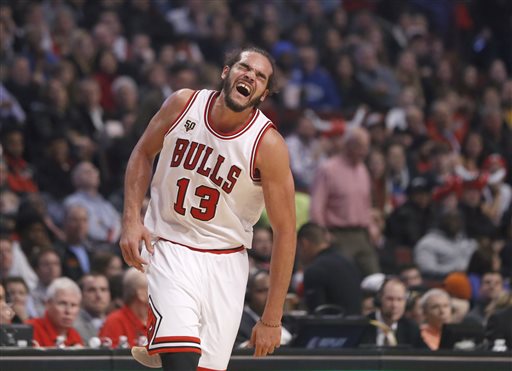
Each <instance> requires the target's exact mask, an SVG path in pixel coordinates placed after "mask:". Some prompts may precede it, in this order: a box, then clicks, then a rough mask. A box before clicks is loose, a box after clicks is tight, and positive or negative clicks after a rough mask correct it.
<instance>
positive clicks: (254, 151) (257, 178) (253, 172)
mask: <svg viewBox="0 0 512 371" xmlns="http://www.w3.org/2000/svg"><path fill="white" fill-rule="evenodd" d="M270 128H274V129H276V127H275V125H274V124H273V123H272V121H269V122H267V123H266V124H265V126H263V128H262V129H261V130H260V132H259V133H258V136H257V137H256V140H255V141H254V145H253V147H252V151H251V162H250V166H251V170H250V175H251V179H252V180H253V181H255V182H259V181H261V177H260V176H258V175H256V167H255V165H256V155H257V154H258V148H259V147H260V143H261V138H263V135H265V133H266V132H267V130H268V129H270ZM276 130H277V129H276Z"/></svg>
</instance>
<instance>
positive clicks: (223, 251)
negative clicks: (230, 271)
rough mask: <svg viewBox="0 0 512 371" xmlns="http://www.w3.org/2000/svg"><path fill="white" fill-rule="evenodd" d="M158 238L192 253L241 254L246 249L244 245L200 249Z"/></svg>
mask: <svg viewBox="0 0 512 371" xmlns="http://www.w3.org/2000/svg"><path fill="white" fill-rule="evenodd" d="M158 238H159V239H161V240H163V241H167V242H171V243H174V244H176V245H180V246H183V247H186V248H187V249H190V250H192V251H197V252H207V253H211V254H233V253H235V252H240V251H243V250H244V249H245V247H244V246H243V245H242V246H238V247H233V248H232V249H198V248H197V247H192V246H188V245H184V244H182V243H179V242H176V241H171V240H168V239H166V238H162V237H158Z"/></svg>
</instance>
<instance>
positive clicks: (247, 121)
mask: <svg viewBox="0 0 512 371" xmlns="http://www.w3.org/2000/svg"><path fill="white" fill-rule="evenodd" d="M273 77H274V63H273V61H272V59H271V57H270V56H269V55H268V53H267V52H265V51H263V50H260V49H257V48H249V49H245V50H243V51H240V52H237V53H235V54H232V55H230V56H228V58H227V59H226V63H225V66H224V68H223V70H222V74H221V78H222V81H223V84H222V90H221V91H220V92H216V91H209V90H200V91H192V90H188V89H183V90H180V91H177V92H175V93H174V94H173V95H172V96H170V97H169V98H168V99H167V100H166V101H165V102H164V103H163V105H162V107H161V109H160V110H159V112H158V113H157V114H156V115H155V116H154V117H153V118H152V120H151V121H150V123H149V125H148V127H147V129H146V131H145V133H144V134H143V135H142V137H141V139H140V140H139V142H138V144H137V145H136V147H135V148H134V150H133V153H132V155H131V157H130V160H129V162H128V166H127V170H126V179H125V209H124V215H123V234H122V238H121V243H120V245H121V249H122V253H123V257H124V259H125V261H126V263H127V264H128V265H130V266H133V267H135V268H137V269H139V270H141V271H142V270H144V269H145V271H146V272H147V275H148V282H149V307H150V308H149V309H150V314H149V320H148V321H149V323H148V344H147V346H146V347H145V348H141V347H138V348H133V349H132V354H133V355H134V357H135V358H136V359H137V360H138V361H139V362H141V363H143V364H145V365H147V366H150V367H160V366H163V368H164V370H166V371H170V370H173V371H176V370H180V371H196V369H197V370H202V371H209V370H210V371H217V370H219V371H220V370H226V368H227V365H228V362H229V358H230V355H231V349H232V348H233V343H234V341H235V337H236V334H237V330H238V327H239V323H240V318H241V314H242V311H243V304H244V293H245V288H246V283H247V278H248V259H247V251H246V250H247V249H248V248H250V247H251V240H252V226H253V225H254V224H255V223H256V222H257V220H258V219H259V217H260V214H261V211H262V209H263V207H264V205H265V206H266V209H267V212H268V215H269V218H270V222H271V224H272V226H273V232H274V242H273V254H272V260H271V265H270V280H271V282H270V288H269V294H268V301H267V303H266V306H265V310H264V312H263V315H262V316H261V320H260V321H259V322H258V323H257V324H256V325H255V327H254V329H253V332H252V337H251V343H252V345H253V346H254V347H255V351H254V355H255V356H265V355H267V354H271V353H273V351H274V349H275V348H277V347H279V343H280V336H281V328H280V327H281V317H282V311H283V304H284V300H285V296H286V292H287V289H288V285H289V281H290V276H291V271H292V266H293V260H294V255H295V245H296V243H295V206H294V188H293V179H292V175H291V171H290V168H289V160H288V151H287V148H286V146H285V143H284V140H283V138H282V137H281V136H280V135H279V134H278V132H277V130H276V129H275V127H274V126H273V124H272V122H270V120H269V119H268V118H266V117H265V115H264V114H263V113H262V112H261V111H259V110H258V109H257V108H256V107H257V106H258V105H259V104H260V103H261V102H262V101H263V100H265V98H266V97H267V96H268V95H269V94H270V93H271V91H272V88H273ZM157 153H160V157H159V160H158V164H157V167H156V171H155V174H154V176H153V179H152V182H151V201H150V204H149V207H148V211H147V213H146V216H145V220H144V225H143V224H142V223H141V221H140V219H139V215H140V214H139V213H140V209H141V206H142V202H143V199H144V195H145V193H146V190H147V188H148V185H149V183H150V180H151V171H152V166H153V160H154V158H155V156H156V154H157ZM141 242H144V245H145V248H143V249H142V250H141V249H139V244H140V243H141Z"/></svg>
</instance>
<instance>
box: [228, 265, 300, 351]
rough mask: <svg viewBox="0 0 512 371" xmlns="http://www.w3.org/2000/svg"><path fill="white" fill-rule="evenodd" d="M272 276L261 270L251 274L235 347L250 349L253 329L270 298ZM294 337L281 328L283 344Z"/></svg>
mask: <svg viewBox="0 0 512 371" xmlns="http://www.w3.org/2000/svg"><path fill="white" fill-rule="evenodd" d="M269 284H270V276H269V273H268V271H266V270H259V271H256V272H255V273H253V274H251V276H250V277H249V281H248V282H247V294H246V305H245V308H244V311H243V313H242V320H241V322H240V328H239V330H238V334H237V336H236V341H235V346H237V347H240V348H246V347H249V340H250V339H251V335H252V329H253V327H254V326H255V325H256V322H258V321H259V320H260V318H261V315H262V314H263V309H265V304H266V302H267V297H268V287H269ZM291 339H292V335H291V334H290V333H289V332H288V330H287V329H286V328H284V327H281V344H282V345H284V344H288V343H289V342H290V341H291Z"/></svg>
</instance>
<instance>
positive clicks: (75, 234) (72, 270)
mask: <svg viewBox="0 0 512 371" xmlns="http://www.w3.org/2000/svg"><path fill="white" fill-rule="evenodd" d="M63 227H64V241H62V242H61V243H60V244H57V246H56V248H57V251H59V253H60V255H61V259H62V262H63V271H62V273H63V275H64V276H66V277H69V278H71V279H72V280H73V281H78V280H79V279H80V278H81V277H82V276H83V275H84V274H85V273H89V272H90V271H91V254H92V252H93V246H92V245H91V243H90V242H89V241H88V239H87V231H88V230H89V214H88V211H87V209H86V208H85V207H84V206H82V205H79V204H71V205H69V206H68V207H67V208H66V211H65V215H64V226H63Z"/></svg>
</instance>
